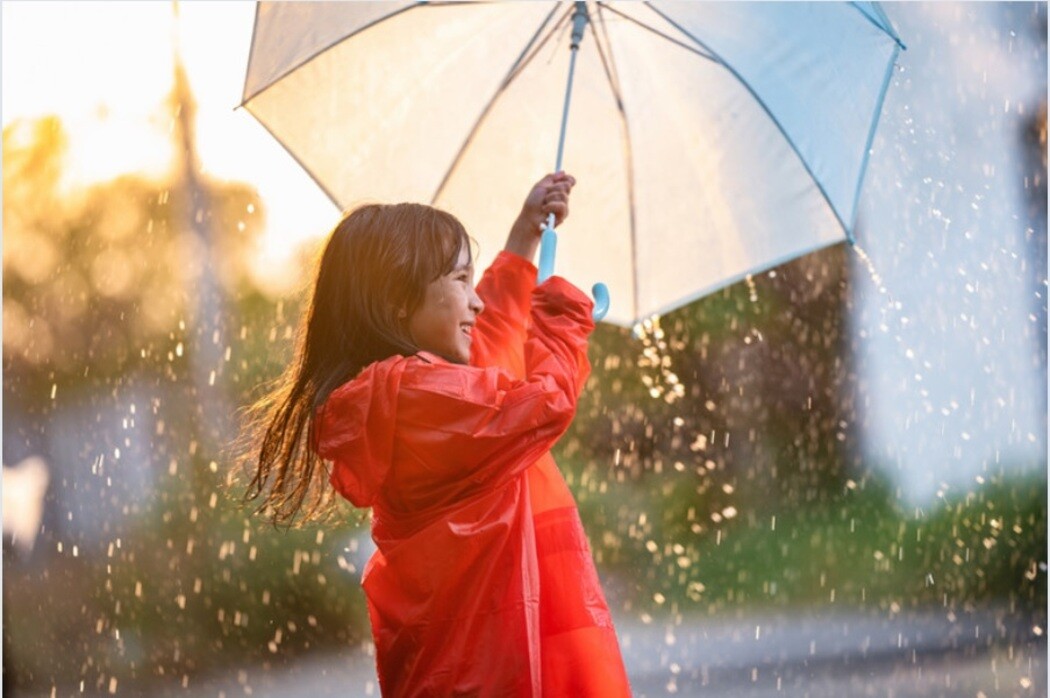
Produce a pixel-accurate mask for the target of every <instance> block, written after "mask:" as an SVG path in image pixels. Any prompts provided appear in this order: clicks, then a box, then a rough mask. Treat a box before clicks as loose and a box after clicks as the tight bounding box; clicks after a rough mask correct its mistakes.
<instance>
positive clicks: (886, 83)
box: [846, 45, 901, 245]
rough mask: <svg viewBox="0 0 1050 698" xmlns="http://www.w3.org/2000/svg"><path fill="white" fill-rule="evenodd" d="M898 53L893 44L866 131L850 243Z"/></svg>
mask: <svg viewBox="0 0 1050 698" xmlns="http://www.w3.org/2000/svg"><path fill="white" fill-rule="evenodd" d="M900 53H901V49H900V45H898V46H894V47H893V55H892V56H891V57H890V61H889V64H888V65H887V66H886V74H885V75H884V76H883V78H882V89H881V91H880V92H879V98H878V100H876V102H875V114H874V119H873V120H872V123H871V130H870V131H868V142H867V143H865V144H864V157H863V159H862V160H861V163H860V177H858V178H857V191H856V192H854V194H853V220H852V221H851V222H850V227H849V228H847V229H846V237H847V239H848V240H849V243H850V244H851V245H853V244H855V242H856V239H855V237H854V232H855V228H856V225H857V216H858V214H859V206H858V205H859V203H860V191H861V188H862V187H863V186H864V177H865V175H867V173H868V158H869V157H870V156H871V144H872V143H873V142H874V141H875V132H876V131H877V130H878V128H879V119H880V118H881V117H882V106H883V104H884V103H885V101H886V93H887V92H888V91H889V89H890V79H891V78H892V77H893V69H894V68H895V67H896V65H897V57H898V56H900Z"/></svg>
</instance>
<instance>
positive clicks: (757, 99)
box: [645, 0, 851, 238]
mask: <svg viewBox="0 0 1050 698" xmlns="http://www.w3.org/2000/svg"><path fill="white" fill-rule="evenodd" d="M645 5H646V7H648V8H649V9H651V10H652V11H653V12H655V13H657V14H658V15H660V16H661V17H663V18H664V19H665V20H667V21H668V22H670V23H671V24H672V25H673V26H674V27H675V28H676V29H678V31H680V32H682V33H683V34H685V35H686V36H688V37H689V38H690V39H692V40H693V41H695V42H696V43H697V44H699V45H700V46H701V47H702V48H703V49H704V50H705V51H709V52H710V53H711V55H712V56H714V57H715V60H716V61H717V62H718V63H719V64H721V65H722V66H723V67H724V68H725V69H726V70H728V71H729V72H730V73H731V74H732V75H733V77H735V78H736V79H737V82H739V83H740V84H741V85H743V86H744V89H746V90H747V91H748V92H749V93H750V94H751V97H752V98H753V99H754V100H755V102H757V103H758V105H759V106H760V107H762V110H763V111H764V112H765V113H766V116H768V117H769V119H770V121H772V122H773V125H774V126H776V127H777V130H778V131H780V134H781V135H782V136H784V140H785V141H787V144H788V146H790V147H791V149H792V150H793V151H794V152H795V155H796V156H797V157H798V160H799V162H800V163H802V167H803V169H805V171H806V173H807V174H809V178H810V180H811V181H812V182H813V184H814V186H816V188H817V191H819V192H820V195H821V196H823V197H824V201H826V202H827V203H828V208H830V209H831V212H832V214H834V216H835V218H836V219H837V220H838V222H839V225H840V226H842V230H843V232H844V233H845V235H846V237H847V238H849V236H850V235H851V233H850V229H849V225H848V224H847V223H846V220H845V219H844V218H843V217H842V214H840V213H839V211H838V209H837V208H836V207H835V204H834V203H832V201H831V196H830V195H829V194H828V192H827V190H826V189H825V188H824V185H823V184H821V182H820V180H819V179H817V176H816V174H814V172H813V169H812V168H811V167H810V166H809V163H808V162H806V158H804V157H803V156H802V152H801V151H799V149H798V146H797V145H796V144H795V141H794V140H793V139H792V138H791V136H789V135H788V133H787V131H786V130H785V129H784V125H783V124H781V123H780V120H779V119H777V117H776V116H774V115H773V112H772V111H771V110H770V109H769V106H768V105H767V104H766V103H765V102H764V101H763V100H762V98H761V97H759V96H758V93H757V92H755V90H754V88H752V87H751V85H750V83H748V81H747V80H745V79H744V77H743V76H742V75H740V73H738V72H737V71H736V70H735V69H734V68H733V67H732V66H731V65H729V64H728V63H726V62H725V60H723V59H722V57H721V56H720V55H719V54H718V53H717V52H716V51H715V50H714V49H712V48H711V47H710V46H708V45H707V44H705V43H704V42H703V41H701V40H700V39H699V38H697V37H696V36H694V35H693V34H692V33H691V32H689V31H687V30H686V29H685V28H684V27H682V26H681V25H680V24H678V22H676V21H674V20H673V19H672V18H671V17H669V16H668V15H667V14H665V13H664V12H661V11H660V10H658V9H657V8H655V7H653V4H652V3H651V2H648V0H647V2H646V3H645Z"/></svg>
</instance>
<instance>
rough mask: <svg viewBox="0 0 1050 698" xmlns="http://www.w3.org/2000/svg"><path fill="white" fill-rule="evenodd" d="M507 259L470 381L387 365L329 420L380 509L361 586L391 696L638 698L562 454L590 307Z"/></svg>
mask: <svg viewBox="0 0 1050 698" xmlns="http://www.w3.org/2000/svg"><path fill="white" fill-rule="evenodd" d="M535 279H536V268H535V267H534V266H532V264H530V263H529V262H528V261H526V260H525V259H523V258H521V257H518V256H516V255H513V254H511V253H508V252H504V253H501V254H500V256H499V257H498V258H497V259H496V261H495V262H494V263H493V265H492V266H491V267H490V268H489V270H488V271H487V272H486V273H485V275H484V277H483V278H482V279H481V282H480V283H479V284H478V288H477V291H478V294H479V295H480V296H481V298H482V299H483V300H484V302H485V312H483V313H482V314H481V315H480V316H479V317H478V323H477V325H476V327H475V331H474V339H473V344H472V357H471V364H472V366H470V367H467V366H459V365H455V364H451V363H449V362H447V361H445V360H443V359H441V358H439V357H436V356H434V355H431V354H428V353H426V352H421V353H420V354H418V355H416V356H411V357H401V356H395V357H391V358H389V359H386V360H384V361H379V362H376V363H374V364H372V365H370V366H368V367H367V368H365V369H364V370H362V371H361V373H360V374H359V375H358V376H357V377H356V378H354V379H353V380H352V381H350V382H349V383H346V384H345V385H343V386H341V387H340V388H338V389H337V390H335V391H334V392H333V393H332V394H331V396H330V397H329V399H328V401H327V402H326V403H325V405H324V406H323V407H322V408H321V410H320V411H319V420H318V426H319V428H318V431H317V434H318V452H319V453H320V455H321V456H322V457H324V458H326V459H328V460H331V461H332V463H333V469H332V484H333V485H334V486H335V488H336V490H337V491H339V493H340V494H342V495H343V496H344V497H346V498H347V499H349V500H350V501H351V502H352V503H353V504H355V505H356V506H359V507H369V506H370V507H372V511H373V522H372V537H373V538H374V540H375V542H376V545H377V546H378V551H377V552H376V553H375V555H374V556H373V557H372V559H371V560H370V561H369V563H368V565H367V567H366V569H365V572H364V577H363V581H362V584H363V586H364V589H365V594H366V596H367V598H368V608H369V615H370V617H371V622H372V633H373V636H374V638H375V643H376V661H377V665H378V671H379V682H380V686H381V688H382V692H383V694H384V695H387V696H453V695H455V696H467V695H469V696H541V695H542V696H573V697H575V696H600V697H601V698H610V697H615V696H628V695H630V689H629V687H628V683H627V676H626V672H625V671H624V667H623V661H622V659H621V657H620V650H619V645H618V644H617V640H616V633H615V631H614V629H613V625H612V620H611V618H610V615H609V609H608V607H607V606H606V603H605V599H604V596H603V595H602V591H601V587H600V585H599V582H598V576H597V574H596V572H595V568H594V563H593V561H592V558H591V552H590V548H589V546H588V544H587V539H586V537H585V536H584V532H583V527H582V525H581V524H580V517H579V514H578V512H577V509H576V504H575V502H574V500H573V498H572V495H571V494H570V492H569V489H568V487H566V485H565V481H564V479H563V478H562V476H561V473H560V472H559V471H558V469H557V467H556V466H555V464H554V460H553V459H552V458H551V456H550V453H549V449H550V448H551V446H552V445H553V444H554V443H555V441H557V439H558V438H559V437H560V436H561V435H562V433H564V431H565V430H566V429H567V428H568V426H569V424H570V422H571V421H572V418H573V415H574V413H575V411H576V399H577V396H578V395H579V392H580V389H581V388H582V386H583V383H584V380H585V379H586V377H587V374H588V372H589V369H590V367H589V364H588V363H587V355H586V347H587V344H586V342H587V336H588V335H589V334H590V332H591V330H592V329H593V327H594V323H593V321H592V320H591V303H590V300H589V299H587V297H586V296H584V295H583V294H582V293H580V291H579V290H577V289H576V288H575V287H573V286H572V285H570V284H569V283H568V282H566V281H564V280H563V279H560V278H556V277H555V278H552V279H550V280H548V281H547V282H546V283H544V284H542V285H540V286H538V287H537V286H536V282H535Z"/></svg>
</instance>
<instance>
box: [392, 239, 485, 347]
mask: <svg viewBox="0 0 1050 698" xmlns="http://www.w3.org/2000/svg"><path fill="white" fill-rule="evenodd" d="M484 309H485V304H484V303H482V302H481V299H480V298H479V297H478V294H477V293H475V292H474V265H473V264H472V263H471V259H470V249H469V248H468V246H467V245H463V247H462V249H460V252H459V259H458V260H457V261H456V266H455V268H454V269H453V270H452V271H451V272H449V273H448V274H446V275H444V276H442V277H439V278H438V279H436V280H434V281H431V282H430V285H429V286H427V291H426V296H425V297H424V298H423V302H422V303H421V304H420V306H419V307H418V308H416V310H415V312H414V313H412V315H411V317H409V318H408V332H409V335H410V336H411V337H412V341H413V342H415V344H416V346H417V347H419V348H420V349H422V350H424V351H429V352H430V353H432V354H437V355H438V356H442V357H444V358H446V359H448V360H449V361H452V362H454V363H459V364H466V363H468V362H469V361H470V341H471V332H472V331H473V329H474V321H475V319H476V318H477V316H478V315H479V314H480V313H481V311H482V310H484Z"/></svg>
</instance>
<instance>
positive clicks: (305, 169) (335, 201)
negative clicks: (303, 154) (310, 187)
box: [245, 107, 343, 212]
mask: <svg viewBox="0 0 1050 698" xmlns="http://www.w3.org/2000/svg"><path fill="white" fill-rule="evenodd" d="M245 109H247V110H248V113H249V114H251V115H252V117H253V118H254V119H255V121H256V122H257V123H258V124H259V125H260V126H262V127H263V128H264V129H266V132H267V133H269V134H270V135H271V136H272V137H273V139H274V140H275V141H277V143H278V144H279V145H280V146H281V147H282V148H284V152H286V153H288V154H289V155H290V156H291V157H292V159H293V160H295V162H296V164H298V165H299V167H300V168H302V170H303V172H305V173H306V174H307V175H309V176H310V179H312V180H313V181H314V183H315V184H316V185H317V186H318V188H319V189H320V190H321V191H322V192H324V195H325V196H327V197H328V200H329V201H331V202H332V203H333V204H334V205H335V207H336V208H337V209H339V211H340V212H342V211H343V204H342V203H340V201H339V199H337V198H336V196H335V194H334V193H332V192H331V191H330V190H329V189H328V187H326V186H325V185H324V182H322V181H321V180H319V179H318V178H317V176H316V175H314V173H313V171H311V170H310V168H309V167H307V166H306V163H304V162H303V161H302V160H300V159H299V156H298V155H296V154H295V153H294V152H292V149H291V148H289V147H288V146H287V145H286V144H285V142H284V141H283V140H281V138H280V137H279V136H278V135H277V134H276V133H274V132H273V129H271V128H270V127H269V125H267V124H266V123H265V122H264V121H263V120H262V119H260V118H259V117H258V116H257V115H256V114H253V113H252V108H251V107H245Z"/></svg>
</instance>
